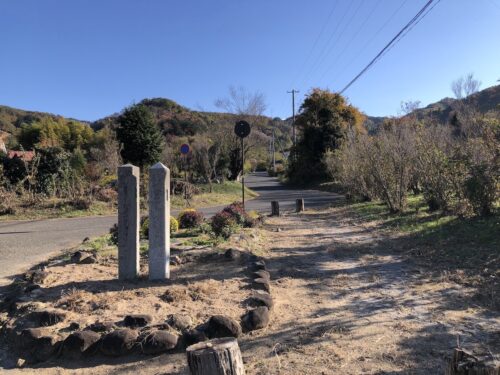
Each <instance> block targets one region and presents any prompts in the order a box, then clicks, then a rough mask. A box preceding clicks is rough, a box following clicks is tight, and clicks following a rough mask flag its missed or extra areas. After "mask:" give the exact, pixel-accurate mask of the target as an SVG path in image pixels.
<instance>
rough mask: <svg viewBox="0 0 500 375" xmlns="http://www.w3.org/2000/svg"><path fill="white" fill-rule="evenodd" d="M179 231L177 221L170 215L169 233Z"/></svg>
mask: <svg viewBox="0 0 500 375" xmlns="http://www.w3.org/2000/svg"><path fill="white" fill-rule="evenodd" d="M178 231H179V222H178V221H177V219H176V218H175V217H173V216H170V233H176V232H178Z"/></svg>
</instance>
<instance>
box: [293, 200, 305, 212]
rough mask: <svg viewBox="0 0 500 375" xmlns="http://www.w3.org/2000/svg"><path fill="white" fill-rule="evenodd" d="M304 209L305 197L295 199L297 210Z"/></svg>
mask: <svg viewBox="0 0 500 375" xmlns="http://www.w3.org/2000/svg"><path fill="white" fill-rule="evenodd" d="M302 211H304V198H299V199H296V200H295V212H302Z"/></svg>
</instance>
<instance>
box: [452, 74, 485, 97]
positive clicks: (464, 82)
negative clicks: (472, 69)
mask: <svg viewBox="0 0 500 375" xmlns="http://www.w3.org/2000/svg"><path fill="white" fill-rule="evenodd" d="M480 87H481V81H479V80H477V79H475V78H474V73H469V74H467V75H466V76H463V77H460V78H458V79H456V80H455V81H453V82H452V83H451V90H452V91H453V94H455V97H456V98H457V99H465V98H467V97H469V96H470V95H472V94H474V93H476V92H478V91H479V88H480Z"/></svg>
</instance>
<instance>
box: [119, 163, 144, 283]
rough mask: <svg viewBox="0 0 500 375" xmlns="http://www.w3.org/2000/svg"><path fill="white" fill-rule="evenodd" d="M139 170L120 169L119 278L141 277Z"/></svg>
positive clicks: (128, 165) (125, 166)
mask: <svg viewBox="0 0 500 375" xmlns="http://www.w3.org/2000/svg"><path fill="white" fill-rule="evenodd" d="M139 178H140V173H139V168H138V167H135V166H133V165H132V164H125V165H122V166H120V167H118V278H119V279H120V280H130V279H135V278H136V277H137V276H138V275H139V225H140V217H139Z"/></svg>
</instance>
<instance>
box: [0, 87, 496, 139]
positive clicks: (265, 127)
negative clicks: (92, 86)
mask: <svg viewBox="0 0 500 375" xmlns="http://www.w3.org/2000/svg"><path fill="white" fill-rule="evenodd" d="M462 100H463V99H462ZM467 100H472V101H474V103H475V104H476V105H477V108H479V110H480V111H481V112H483V113H486V112H489V111H492V110H499V106H500V85H497V86H492V87H489V88H487V89H484V90H482V91H479V92H477V93H476V94H474V95H472V96H471V97H470V98H468V99H467ZM456 101H457V99H451V98H445V99H442V100H440V101H438V102H436V103H433V104H429V105H428V106H426V107H425V108H419V109H417V110H416V114H417V117H418V118H420V119H426V118H428V119H435V120H437V121H439V122H447V121H449V118H450V114H451V112H452V108H453V105H454V104H455V102H456ZM140 103H142V104H144V105H146V106H147V107H149V108H150V109H151V111H152V112H153V114H154V116H155V118H156V120H157V121H158V124H159V125H160V127H161V128H162V130H163V132H164V134H165V135H167V136H174V137H175V136H178V137H179V136H180V137H184V136H187V137H189V136H194V135H196V134H202V133H205V132H207V131H209V130H210V129H212V128H213V127H214V126H224V127H229V126H233V125H234V123H235V121H237V120H238V119H239V118H240V116H238V115H233V114H229V113H219V112H204V111H194V110H190V109H189V108H186V107H184V106H182V105H180V104H178V103H176V102H174V101H172V100H169V99H164V98H154V99H144V100H142V101H141V102H140ZM45 118H51V119H53V120H57V119H58V120H61V119H62V120H67V121H79V120H73V119H69V118H68V119H65V118H64V117H62V116H58V115H54V114H50V113H44V112H35V111H25V110H21V109H16V108H11V107H7V106H0V131H4V132H8V133H11V134H12V133H14V132H15V130H16V129H17V128H19V127H21V125H23V124H28V125H29V124H32V123H34V122H38V121H41V120H42V119H45ZM117 118H118V114H114V115H111V116H108V117H105V118H103V119H100V120H97V121H94V122H92V123H89V122H86V121H79V122H83V123H86V124H89V125H90V126H92V128H94V129H95V130H98V129H101V128H103V127H111V128H114V127H115V126H116V125H117ZM385 119H387V117H372V116H367V127H369V128H370V127H377V126H378V125H380V124H381V123H382V122H383V121H384V120H385ZM250 122H251V123H252V124H253V127H254V131H255V132H256V133H260V134H264V135H267V136H270V135H271V132H272V129H273V128H274V129H275V130H276V136H277V137H278V138H280V139H282V141H285V143H288V141H289V138H290V126H291V121H290V119H286V120H281V119H279V118H270V117H266V116H256V117H253V118H251V119H250Z"/></svg>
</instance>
